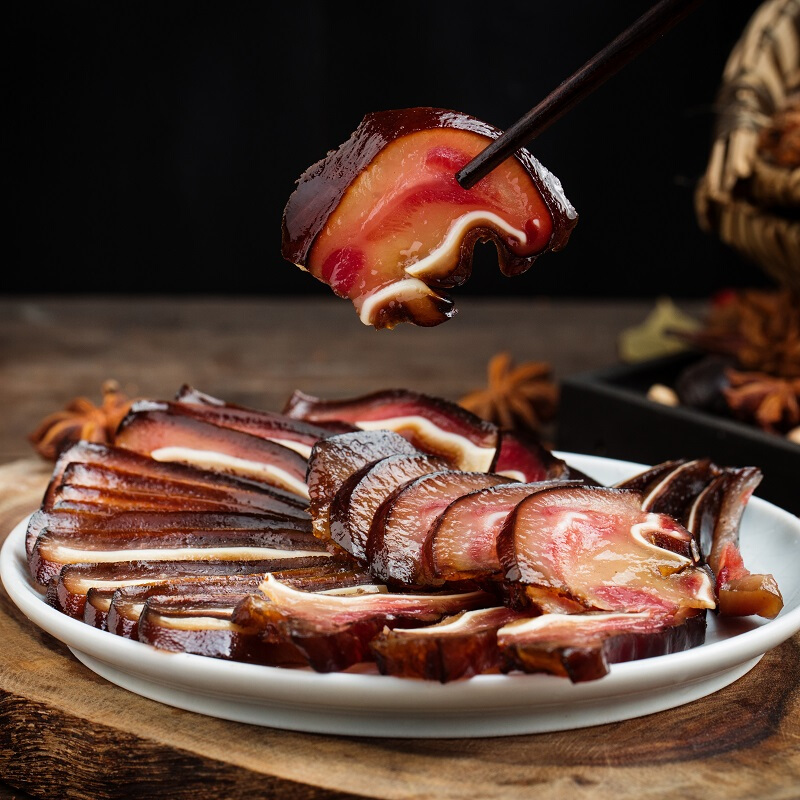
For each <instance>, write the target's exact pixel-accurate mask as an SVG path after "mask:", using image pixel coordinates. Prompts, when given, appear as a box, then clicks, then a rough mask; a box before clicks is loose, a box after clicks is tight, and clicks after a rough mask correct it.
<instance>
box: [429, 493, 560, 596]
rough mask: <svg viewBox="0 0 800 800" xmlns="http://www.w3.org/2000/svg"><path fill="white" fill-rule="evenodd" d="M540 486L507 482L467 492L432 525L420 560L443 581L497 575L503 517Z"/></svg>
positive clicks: (453, 502) (499, 568) (449, 506)
mask: <svg viewBox="0 0 800 800" xmlns="http://www.w3.org/2000/svg"><path fill="white" fill-rule="evenodd" d="M544 485H545V484H542V483H509V484H502V485H499V486H489V487H485V488H481V489H475V490H474V491H471V492H467V493H466V494H464V495H462V496H461V497H457V498H456V499H455V500H453V501H452V502H451V503H450V504H449V505H448V506H447V507H446V508H445V510H444V511H443V512H442V513H441V514H440V515H439V516H438V517H437V518H436V520H435V521H434V523H433V524H432V525H431V527H430V529H429V532H428V535H427V536H426V539H425V543H424V545H423V561H424V562H425V563H429V564H430V565H431V568H432V573H433V575H435V576H436V577H437V578H440V579H442V580H444V581H461V580H469V579H472V578H488V577H491V576H493V575H497V574H498V573H500V571H501V569H502V567H501V564H500V559H499V558H498V557H497V537H498V535H499V534H500V531H501V529H502V527H503V524H504V523H505V520H506V517H507V516H508V515H509V514H510V513H511V512H512V511H513V510H514V509H515V508H516V506H517V504H518V503H520V502H522V501H523V500H524V499H525V498H526V497H528V495H530V494H532V493H533V492H535V491H538V490H539V489H541V488H542V487H543V486H544Z"/></svg>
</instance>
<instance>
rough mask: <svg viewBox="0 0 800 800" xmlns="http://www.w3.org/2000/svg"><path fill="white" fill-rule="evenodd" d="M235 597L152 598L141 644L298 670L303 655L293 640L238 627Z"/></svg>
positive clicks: (146, 610)
mask: <svg viewBox="0 0 800 800" xmlns="http://www.w3.org/2000/svg"><path fill="white" fill-rule="evenodd" d="M239 599H241V598H240V597H239V598H237V597H235V596H234V595H227V596H226V595H220V596H214V595H209V596H208V597H206V598H204V599H203V600H197V599H196V598H193V597H192V596H189V597H180V596H177V597H170V596H167V597H162V596H158V595H156V596H153V597H150V598H148V600H147V601H146V602H145V604H144V608H143V609H142V613H141V615H140V617H139V622H138V625H137V628H136V634H137V639H138V640H139V641H140V642H144V643H146V644H149V645H152V646H153V647H158V648H159V649H161V650H171V651H173V652H176V653H193V654H195V655H200V656H206V657H210V658H221V659H225V660H229V661H243V662H245V663H252V664H265V665H268V666H298V665H300V664H302V663H303V657H302V655H301V654H300V652H299V651H298V650H297V648H295V647H294V646H293V645H292V644H291V642H269V641H264V640H263V639H262V638H261V637H260V636H259V635H258V632H257V631H250V630H246V629H243V628H242V627H241V626H239V625H236V624H235V623H234V622H233V620H232V616H233V613H234V610H235V608H236V603H235V602H234V601H235V600H239Z"/></svg>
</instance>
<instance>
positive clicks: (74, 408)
mask: <svg viewBox="0 0 800 800" xmlns="http://www.w3.org/2000/svg"><path fill="white" fill-rule="evenodd" d="M132 402H133V401H132V400H131V399H130V398H129V397H128V396H127V395H125V394H124V393H123V392H122V391H121V390H120V388H119V384H118V383H117V382H116V381H106V382H105V383H104V384H103V401H102V403H101V404H100V405H99V406H96V405H94V403H92V401H91V400H89V398H88V397H76V398H75V399H74V400H72V401H70V402H69V403H68V404H67V406H66V407H65V408H64V409H63V410H62V411H56V412H55V413H54V414H49V415H48V416H47V417H45V418H44V419H43V420H42V421H41V423H39V427H38V428H36V430H35V431H34V432H33V433H31V434H30V435H29V436H28V439H29V440H30V441H31V443H32V444H33V446H34V448H35V449H36V451H37V452H38V453H39V455H41V456H43V457H44V458H48V459H52V460H55V459H56V458H57V457H58V454H59V453H60V452H61V451H62V450H63V449H64V448H65V447H66V446H67V445H70V444H72V443H74V442H77V441H79V440H81V439H83V440H85V441H89V442H99V443H101V444H107V443H108V442H110V441H112V439H113V437H114V432H115V431H116V429H117V426H118V425H119V423H120V422H121V421H122V418H123V417H124V416H125V415H126V414H127V413H128V410H129V409H130V407H131V403H132Z"/></svg>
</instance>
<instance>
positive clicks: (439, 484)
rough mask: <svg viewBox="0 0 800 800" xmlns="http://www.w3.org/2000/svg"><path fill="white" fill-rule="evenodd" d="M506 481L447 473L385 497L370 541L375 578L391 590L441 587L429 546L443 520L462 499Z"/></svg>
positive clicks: (369, 558)
mask: <svg viewBox="0 0 800 800" xmlns="http://www.w3.org/2000/svg"><path fill="white" fill-rule="evenodd" d="M507 480H508V479H507V478H504V477H502V476H501V475H493V474H491V473H485V472H460V471H457V470H447V471H445V472H434V473H432V474H430V475H424V476H423V477H421V478H417V479H416V480H414V481H412V482H411V483H409V484H406V485H405V486H403V487H402V488H400V489H399V490H398V491H397V492H395V493H394V494H392V495H390V496H389V497H387V499H386V500H384V502H383V503H382V504H381V506H380V507H379V508H378V510H377V512H376V514H375V519H374V521H373V523H372V527H371V528H370V532H369V538H368V540H367V563H368V564H369V568H370V570H371V571H372V573H373V575H376V576H377V577H379V578H380V579H381V580H384V581H386V582H388V583H391V584H393V585H400V586H408V587H414V586H418V587H426V586H441V585H442V584H443V583H444V580H443V579H442V578H440V577H438V576H436V575H435V574H434V571H433V565H432V564H431V563H430V558H429V553H428V551H427V550H426V547H425V543H426V541H427V539H428V537H429V536H430V534H431V531H432V530H433V527H434V525H435V524H436V521H437V519H438V517H439V515H440V514H442V513H443V512H444V510H445V509H446V508H447V507H448V506H449V505H450V503H451V502H452V501H453V500H455V499H456V498H458V497H461V496H462V495H465V494H467V493H468V492H471V491H474V490H475V489H483V488H486V487H488V486H497V485H498V484H502V483H506V482H507Z"/></svg>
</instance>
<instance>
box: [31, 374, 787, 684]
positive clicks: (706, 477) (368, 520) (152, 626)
mask: <svg viewBox="0 0 800 800" xmlns="http://www.w3.org/2000/svg"><path fill="white" fill-rule="evenodd" d="M759 478H760V475H759V473H758V471H757V470H755V469H753V468H743V469H731V468H720V467H718V466H716V465H714V464H712V463H711V462H709V461H708V460H700V461H681V462H668V463H665V464H661V465H658V466H657V467H654V468H652V469H650V470H647V471H646V472H644V473H642V474H640V475H637V476H635V477H633V478H631V479H630V480H628V481H626V482H625V483H624V484H622V485H619V486H616V487H606V486H600V485H598V484H597V483H596V482H595V481H594V480H592V479H591V478H590V477H588V476H586V475H584V474H582V473H580V472H577V471H576V470H574V469H572V468H571V467H569V466H568V465H567V464H566V463H565V462H564V461H562V460H561V459H559V458H557V457H555V456H554V455H553V454H552V453H550V452H549V451H547V450H546V449H545V448H543V447H542V446H541V445H539V444H538V443H536V442H531V441H527V440H525V439H523V438H520V437H519V436H517V435H514V434H512V433H510V432H506V431H501V430H498V429H497V428H496V427H495V426H494V425H491V424H489V423H487V422H484V421H482V420H480V419H478V418H477V417H475V416H473V415H472V414H469V413H468V412H466V411H464V410H463V409H461V408H460V407H458V406H456V405H454V404H452V403H449V402H446V401H444V400H441V399H438V398H434V397H428V396H425V395H420V394H417V393H414V392H409V391H404V390H393V391H385V392H378V393H375V394H373V395H369V396H366V397H361V398H357V399H355V400H349V401H335V402H325V401H322V400H320V399H318V398H313V397H309V396H308V395H303V394H300V393H295V395H293V396H292V398H290V400H289V402H288V404H287V406H286V408H285V409H284V412H283V413H280V414H278V413H271V412H263V411H256V410H253V409H247V408H243V407H240V406H236V405H232V404H229V403H225V402H223V401H221V400H218V399H216V398H214V397H210V396H208V395H205V394H202V393H200V392H197V391H195V390H193V389H190V388H188V387H184V388H183V389H182V390H181V391H180V392H179V393H178V395H177V397H176V399H175V400H174V401H171V402H155V401H152V402H151V401H147V402H139V403H136V404H135V405H134V406H133V407H132V409H131V411H130V413H129V414H128V416H127V417H126V418H125V419H124V420H123V422H122V423H121V425H120V427H119V429H118V431H117V433H116V436H115V439H114V442H113V444H112V445H98V444H90V443H87V442H78V443H75V444H73V445H71V446H70V447H68V448H67V449H65V450H64V451H62V453H61V454H60V456H59V458H58V460H57V462H56V465H55V469H54V472H53V477H52V480H51V482H50V485H49V487H48V489H47V492H46V494H45V497H44V500H43V503H42V506H41V508H40V509H39V511H37V512H36V513H35V514H34V515H33V516H32V518H31V520H30V523H29V525H28V532H27V538H26V547H27V552H28V559H29V564H30V570H31V574H32V576H33V578H34V580H35V581H37V582H38V583H39V584H41V585H42V586H43V587H46V591H47V599H48V602H49V603H50V604H51V605H53V606H54V607H55V608H57V609H59V610H61V611H62V612H63V613H65V614H68V615H70V616H72V617H75V618H77V619H82V620H84V621H85V622H86V623H88V624H90V625H93V626H96V627H98V628H101V629H103V630H106V631H108V632H109V634H114V635H118V636H125V637H130V638H134V639H138V640H139V641H141V642H146V643H148V644H151V645H154V646H156V647H159V648H163V649H166V650H173V651H183V652H190V653H196V654H201V655H206V656H213V657H217V658H227V659H235V660H241V661H249V662H253V663H260V664H269V665H279V666H306V667H308V666H310V667H312V668H314V669H316V670H320V671H330V670H343V669H347V668H349V667H351V666H353V665H356V664H359V663H361V662H374V663H375V664H376V665H377V668H378V669H379V670H380V671H381V672H383V673H386V674H392V675H398V676H404V677H417V678H427V679H434V680H440V681H448V680H454V679H457V678H463V677H467V676H471V675H475V674H478V673H483V672H490V671H511V670H523V671H527V672H540V671H544V672H550V673H554V674H559V675H566V676H568V677H569V678H571V679H572V680H573V681H582V680H591V679H594V678H598V677H601V676H602V675H604V674H605V673H606V672H607V671H608V664H609V663H610V662H613V661H621V660H629V659H635V658H643V657H647V656H652V655H659V654H664V653H669V652H673V651H676V650H680V649H685V648H687V647H692V646H694V645H696V644H699V643H701V642H702V641H703V638H704V634H705V614H706V612H707V611H708V610H711V609H714V610H716V611H719V612H720V613H723V614H732V615H744V614H761V615H762V616H766V617H773V616H775V615H776V614H777V613H778V612H779V611H780V608H781V605H782V601H781V597H780V593H779V591H778V588H777V586H776V584H775V581H774V579H773V578H772V577H771V576H770V575H753V574H751V573H749V572H748V571H747V569H746V567H745V565H744V563H743V561H742V557H741V554H740V552H739V549H738V529H739V522H740V520H741V516H742V513H743V511H744V508H745V505H746V502H747V499H748V498H749V496H750V494H751V493H752V491H753V489H754V488H755V486H756V485H757V483H758V480H759Z"/></svg>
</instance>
